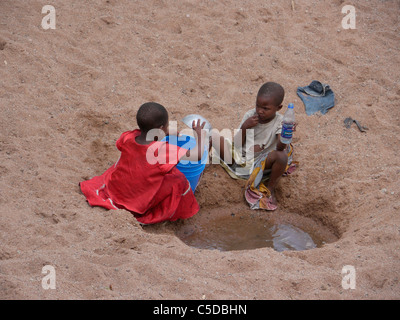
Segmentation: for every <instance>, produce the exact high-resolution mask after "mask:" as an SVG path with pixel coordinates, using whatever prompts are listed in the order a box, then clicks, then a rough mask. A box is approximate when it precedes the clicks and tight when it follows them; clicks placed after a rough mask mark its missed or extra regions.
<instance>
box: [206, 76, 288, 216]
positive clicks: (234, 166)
mask: <svg viewBox="0 0 400 320" xmlns="http://www.w3.org/2000/svg"><path fill="white" fill-rule="evenodd" d="M284 95H285V91H284V89H283V88H282V86H281V85H279V84H277V83H274V82H267V83H265V84H263V85H262V86H261V88H260V89H259V91H258V94H257V99H256V107H255V109H252V110H250V111H248V112H247V113H246V114H245V115H244V117H243V119H242V121H241V123H240V126H239V130H238V132H237V133H236V134H235V136H234V139H233V143H232V142H231V141H229V140H228V139H225V138H224V137H222V136H220V135H219V134H218V133H215V132H213V134H212V145H213V154H214V151H215V152H216V153H217V156H219V160H221V165H222V166H223V167H224V168H225V170H226V171H227V172H228V173H229V174H230V175H231V176H232V177H233V178H242V179H247V180H248V181H247V184H246V188H245V189H246V190H245V197H246V200H247V201H248V202H249V204H250V206H251V208H253V209H266V210H275V209H277V201H276V197H275V187H276V185H277V183H278V181H279V179H280V177H281V176H282V175H283V174H284V173H285V172H287V170H288V169H289V166H288V164H289V165H290V164H291V154H292V146H291V145H289V146H287V145H286V144H283V143H282V142H281V141H280V139H279V136H280V133H281V129H282V119H283V115H281V114H279V113H277V112H278V111H279V110H280V109H281V108H282V101H283V98H284ZM267 179H268V181H267V183H266V185H264V184H263V183H262V181H264V180H267Z"/></svg>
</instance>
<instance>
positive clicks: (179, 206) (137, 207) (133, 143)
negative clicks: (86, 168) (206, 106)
mask: <svg viewBox="0 0 400 320" xmlns="http://www.w3.org/2000/svg"><path fill="white" fill-rule="evenodd" d="M136 119H137V123H138V125H139V128H140V130H138V129H136V130H133V131H127V132H124V133H123V134H122V135H121V137H120V138H119V139H118V141H117V142H116V146H117V148H118V150H120V151H121V155H120V158H119V160H118V161H117V162H116V163H115V164H114V165H113V166H111V167H110V168H109V169H108V170H107V171H105V172H104V173H103V174H102V175H101V176H97V177H94V178H92V179H90V180H88V181H83V182H81V183H80V188H81V190H82V193H83V194H84V195H85V197H86V198H87V201H88V202H89V204H90V205H91V206H101V207H104V208H107V209H126V210H128V211H130V212H132V213H133V215H134V216H135V217H136V219H137V220H138V221H139V222H140V223H143V224H153V223H158V222H162V221H166V220H169V221H175V220H177V219H186V218H189V217H191V216H193V215H195V214H196V213H197V212H198V210H199V205H198V203H197V201H196V199H195V197H194V194H193V192H192V190H191V188H190V184H189V181H188V180H187V179H186V177H185V176H184V175H183V173H181V172H180V171H179V170H178V169H177V168H176V164H177V163H178V162H179V160H180V159H181V158H183V157H185V156H187V157H189V156H192V157H193V154H194V155H195V156H196V157H197V158H199V160H200V159H201V153H199V155H198V156H197V154H196V152H192V155H190V151H189V150H186V149H184V148H181V147H178V146H175V145H170V144H168V143H167V142H163V141H158V140H159V137H160V136H161V138H162V136H164V135H168V134H169V125H168V124H169V122H168V112H167V110H166V109H165V108H164V107H163V106H162V105H160V104H158V103H154V102H149V103H145V104H143V105H142V106H141V107H140V108H139V110H138V112H137V115H136ZM203 127H204V123H203V125H202V126H201V125H200V121H198V122H197V124H195V123H194V122H193V124H192V128H193V129H194V131H195V133H196V134H195V137H196V139H197V141H196V142H197V145H198V146H199V148H198V150H202V149H200V148H201V146H202V145H203V144H202V138H201V131H202V129H203ZM150 136H152V137H153V138H151V139H150V140H149V137H150ZM203 143H204V142H203ZM160 159H161V160H162V159H164V160H163V161H161V160H160ZM155 160H157V161H155Z"/></svg>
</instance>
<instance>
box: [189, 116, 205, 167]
mask: <svg viewBox="0 0 400 320" xmlns="http://www.w3.org/2000/svg"><path fill="white" fill-rule="evenodd" d="M205 125H206V123H205V122H203V124H201V125H200V119H198V120H197V123H196V121H195V120H193V122H192V128H193V130H194V132H195V133H196V134H195V139H196V146H197V148H193V149H192V150H193V151H194V152H193V153H192V154H191V152H190V150H188V151H187V152H186V156H187V157H188V158H189V160H192V161H200V160H201V158H202V157H203V151H204V137H203V134H205V131H203V128H204V126H205Z"/></svg>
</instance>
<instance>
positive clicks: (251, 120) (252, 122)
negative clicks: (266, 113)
mask: <svg viewBox="0 0 400 320" xmlns="http://www.w3.org/2000/svg"><path fill="white" fill-rule="evenodd" d="M258 121H259V118H258V115H255V116H252V117H250V118H248V119H247V120H246V121H245V122H243V124H242V129H249V128H253V127H255V126H256V125H257V124H258Z"/></svg>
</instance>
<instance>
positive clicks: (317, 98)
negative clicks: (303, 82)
mask: <svg viewBox="0 0 400 320" xmlns="http://www.w3.org/2000/svg"><path fill="white" fill-rule="evenodd" d="M297 95H298V96H299V97H300V99H301V100H302V101H303V103H304V106H305V109H306V114H307V115H309V116H310V115H312V114H314V113H316V112H318V111H320V112H321V113H322V114H326V113H327V112H328V110H329V109H330V108H332V107H334V106H335V94H334V93H333V91H332V89H331V88H330V87H329V85H327V84H323V83H321V82H319V81H318V80H314V81H312V82H311V83H310V84H309V85H308V86H306V87H298V88H297Z"/></svg>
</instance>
